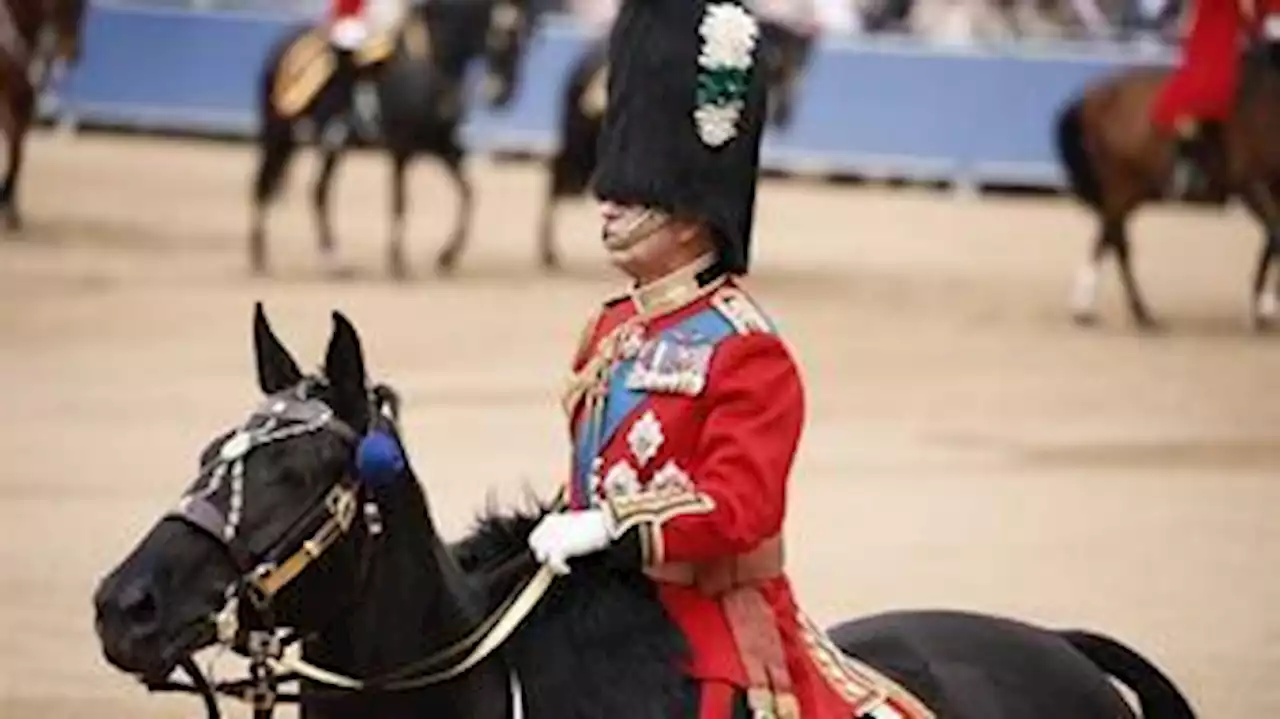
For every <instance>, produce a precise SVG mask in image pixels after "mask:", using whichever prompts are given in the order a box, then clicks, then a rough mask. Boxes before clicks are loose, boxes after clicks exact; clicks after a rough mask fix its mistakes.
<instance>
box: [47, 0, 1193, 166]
mask: <svg viewBox="0 0 1280 719" xmlns="http://www.w3.org/2000/svg"><path fill="white" fill-rule="evenodd" d="M296 21H297V20H296V19H292V18H288V17H270V16H262V15H248V14H234V13H226V12H220V13H211V12H199V11H189V10H155V9H138V8H129V7H111V6H102V5H95V6H92V7H91V9H90V13H89V16H88V18H87V21H86V23H87V24H86V44H85V54H84V58H83V61H82V63H81V66H80V67H79V68H78V69H77V70H76V71H75V72H74V73H73V74H72V75H71V76H70V77H69V78H68V81H67V84H66V86H65V87H64V88H63V91H62V97H61V99H60V101H61V109H62V111H63V112H66V113H69V114H71V116H72V117H73V118H74V119H75V120H76V121H78V122H81V123H85V124H93V123H109V124H115V125H128V126H135V127H141V128H147V129H153V130H181V131H203V132H216V133H231V134H236V135H248V134H251V133H253V132H254V131H255V129H256V125H257V116H256V110H255V96H256V93H257V92H258V83H259V75H260V73H261V68H262V64H263V62H264V60H265V57H266V54H267V52H268V51H269V48H270V47H271V45H272V44H273V43H274V42H276V41H277V40H278V38H279V37H280V36H281V35H282V34H283V33H284V32H286V30H287V29H288V27H289V26H290V25H291V24H293V23H294V22H296ZM587 42H588V38H587V37H585V36H584V35H583V34H582V33H581V32H580V31H579V30H578V29H577V28H576V27H575V26H574V25H573V24H572V23H569V22H567V21H565V20H564V19H561V18H549V19H548V21H547V22H546V23H544V25H543V27H542V29H541V31H540V32H539V35H538V36H537V38H536V39H535V40H534V42H533V43H532V46H531V49H530V54H529V57H528V58H527V61H526V67H525V71H524V74H523V77H524V85H523V87H522V88H521V90H520V94H519V96H518V97H517V98H516V100H515V102H514V103H513V104H512V106H510V107H509V108H508V109H507V110H506V111H504V112H493V111H491V110H489V109H488V108H485V107H483V105H482V103H480V102H478V101H476V102H473V103H472V104H471V110H470V111H469V116H468V119H467V122H466V125H465V130H464V132H465V137H466V140H467V142H468V144H469V145H470V146H471V147H473V148H475V149H478V150H489V151H493V150H503V151H525V152H535V153H545V152H548V151H550V150H552V149H553V148H554V147H555V146H556V143H557V137H556V127H557V120H558V113H559V104H560V103H559V96H560V92H561V89H562V87H563V83H564V81H565V78H566V76H567V73H568V68H569V66H570V64H571V63H572V62H573V61H574V59H575V58H576V57H577V56H578V55H579V53H580V52H582V50H583V49H584V47H585V45H586V43H587ZM1169 59H1170V58H1169V55H1168V54H1167V53H1166V54H1158V55H1151V54H1146V55H1139V54H1137V53H1136V52H1135V51H1134V50H1132V49H1125V48H1123V47H1119V46H1115V45H1100V46H1089V45H1083V46H1076V45H1063V44H1055V45H1040V46H1025V45H1024V46H1017V47H1009V48H1006V49H1003V50H1002V49H999V48H997V49H981V50H964V49H958V50H942V49H937V48H930V47H927V46H925V45H923V44H921V43H918V42H911V41H906V40H875V41H865V40H858V41H846V40H832V41H824V42H822V43H820V45H819V47H818V48H817V49H816V51H815V53H814V55H813V60H812V64H811V66H810V69H809V72H808V74H807V76H806V77H805V79H804V82H803V83H802V85H801V87H800V88H799V89H798V92H799V106H798V108H797V111H796V114H795V115H794V121H793V124H792V126H791V127H790V128H788V129H787V130H786V131H785V132H778V131H774V130H770V131H769V132H768V133H767V135H766V139H765V146H764V149H763V153H762V154H763V162H764V164H765V165H766V166H767V167H770V168H775V169H788V170H801V171H803V170H805V169H808V170H816V171H821V172H828V173H841V172H851V173H858V174H871V175H877V176H885V177H903V178H909V179H923V180H940V181H953V182H960V183H1011V184H1026V185H1038V186H1048V187H1055V186H1060V185H1061V182H1062V178H1061V175H1060V171H1059V168H1058V166H1057V160H1056V157H1055V154H1054V149H1053V145H1052V137H1053V117H1054V115H1055V113H1056V112H1057V110H1058V108H1059V107H1060V106H1061V104H1062V103H1063V102H1064V101H1065V100H1066V99H1067V98H1068V97H1069V96H1070V95H1072V94H1074V93H1076V92H1078V91H1079V90H1080V89H1081V88H1082V87H1083V86H1084V85H1085V84H1086V83H1088V82H1089V81H1091V80H1093V79H1095V78H1097V77H1098V76H1100V75H1102V74H1105V73H1110V72H1112V71H1114V70H1116V69H1119V68H1121V67H1125V66H1128V65H1131V64H1134V63H1136V62H1147V63H1153V62H1154V63H1163V62H1168V60H1169Z"/></svg>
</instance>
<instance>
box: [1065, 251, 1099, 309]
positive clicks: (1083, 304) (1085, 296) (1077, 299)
mask: <svg viewBox="0 0 1280 719" xmlns="http://www.w3.org/2000/svg"><path fill="white" fill-rule="evenodd" d="M1097 301H1098V263H1097V262H1088V263H1086V264H1084V265H1083V266H1081V268H1080V269H1079V271H1077V272H1076V283H1075V286H1074V287H1072V289H1071V309H1072V311H1074V312H1075V313H1076V314H1089V313H1092V312H1093V310H1094V306H1095V305H1096V304H1097Z"/></svg>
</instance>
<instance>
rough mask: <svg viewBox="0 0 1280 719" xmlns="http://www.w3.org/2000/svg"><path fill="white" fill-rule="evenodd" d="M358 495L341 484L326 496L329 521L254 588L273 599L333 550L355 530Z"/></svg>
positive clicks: (257, 580)
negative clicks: (352, 525) (338, 542)
mask: <svg viewBox="0 0 1280 719" xmlns="http://www.w3.org/2000/svg"><path fill="white" fill-rule="evenodd" d="M356 504H357V501H356V492H355V490H354V489H352V488H351V487H349V486H347V485H346V484H345V483H338V484H336V485H334V486H333V488H332V489H330V490H329V493H328V494H327V495H325V498H324V506H325V508H326V509H327V510H328V512H329V517H328V518H327V519H326V520H325V521H324V524H321V525H320V528H319V529H317V530H316V532H315V534H313V535H311V538H310V539H308V540H306V541H304V542H303V543H302V546H301V547H300V548H299V549H298V551H296V552H294V553H293V554H291V555H289V557H288V558H287V559H285V560H284V561H283V562H280V563H279V564H277V565H267V568H266V569H265V570H264V571H262V572H261V573H260V574H258V575H257V576H255V577H254V578H253V584H254V586H256V587H257V588H258V591H260V592H262V594H263V595H264V596H267V597H273V596H275V595H276V593H277V592H279V591H280V590H281V589H283V588H284V587H285V586H286V585H288V584H289V582H292V581H293V580H294V579H296V578H297V577H298V575H299V574H302V571H303V570H304V569H306V568H307V567H308V566H310V564H311V563H312V562H314V561H315V560H317V559H319V558H320V555H322V554H324V552H325V550H327V549H328V548H329V547H331V546H333V543H334V542H336V541H338V539H339V538H340V537H342V536H343V535H344V534H346V533H347V530H349V529H350V528H351V523H352V522H353V521H354V520H355V516H356Z"/></svg>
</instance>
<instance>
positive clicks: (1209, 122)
mask: <svg viewBox="0 0 1280 719" xmlns="http://www.w3.org/2000/svg"><path fill="white" fill-rule="evenodd" d="M1192 13H1193V15H1192V17H1191V29H1190V31H1189V32H1188V33H1187V38H1186V41H1185V43H1184V45H1183V53H1182V64H1181V65H1180V66H1179V68H1178V69H1177V70H1176V71H1175V72H1174V73H1173V74H1172V75H1171V76H1170V77H1169V79H1168V81H1166V82H1165V84H1164V87H1162V88H1161V90H1160V94H1159V95H1157V97H1156V101H1155V104H1154V106H1153V108H1152V120H1153V121H1154V122H1155V125H1156V127H1158V128H1160V129H1161V130H1162V131H1164V132H1165V133H1167V134H1169V135H1171V136H1173V137H1174V138H1176V140H1177V158H1176V162H1177V165H1176V167H1175V171H1174V187H1175V192H1177V193H1178V194H1182V193H1185V192H1186V191H1187V190H1188V189H1189V188H1190V187H1191V186H1193V185H1202V184H1203V182H1204V179H1205V178H1204V177H1203V174H1204V173H1203V169H1204V164H1205V162H1206V158H1207V154H1208V153H1209V152H1212V151H1214V150H1217V149H1220V148H1218V147H1217V145H1216V142H1215V140H1216V133H1217V132H1219V131H1220V128H1221V123H1222V122H1225V121H1226V120H1227V119H1228V118H1229V117H1230V116H1231V113H1232V111H1233V109H1234V107H1235V101H1236V90H1237V88H1238V86H1239V78H1240V53H1241V49H1242V47H1241V38H1242V37H1243V36H1244V34H1245V32H1247V30H1248V29H1249V26H1250V25H1251V24H1252V22H1253V20H1252V18H1253V0H1196V2H1195V6H1194V8H1193V9H1192Z"/></svg>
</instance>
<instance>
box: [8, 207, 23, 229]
mask: <svg viewBox="0 0 1280 719" xmlns="http://www.w3.org/2000/svg"><path fill="white" fill-rule="evenodd" d="M22 225H23V222H22V217H21V216H20V215H19V214H18V213H16V212H13V211H9V212H8V213H6V214H5V217H4V227H5V229H6V230H8V231H10V232H21V231H22Z"/></svg>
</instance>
